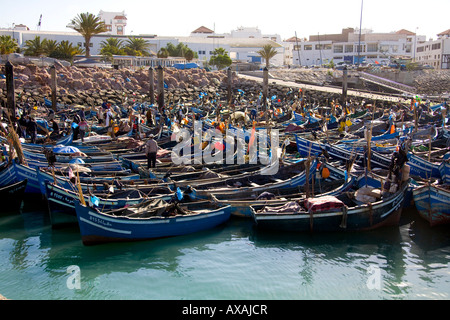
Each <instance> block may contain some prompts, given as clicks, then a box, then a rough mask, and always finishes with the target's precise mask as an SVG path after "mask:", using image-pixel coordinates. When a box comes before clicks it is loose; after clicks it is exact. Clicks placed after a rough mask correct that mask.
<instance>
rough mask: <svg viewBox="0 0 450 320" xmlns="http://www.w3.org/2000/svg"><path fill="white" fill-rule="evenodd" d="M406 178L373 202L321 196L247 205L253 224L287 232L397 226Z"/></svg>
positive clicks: (355, 229)
mask: <svg viewBox="0 0 450 320" xmlns="http://www.w3.org/2000/svg"><path fill="white" fill-rule="evenodd" d="M408 185H409V181H407V182H405V183H403V185H402V186H401V187H400V188H399V190H397V192H395V193H393V194H390V195H389V196H383V197H382V199H380V200H378V201H376V202H373V203H371V202H369V203H361V202H360V201H357V200H355V199H353V198H352V197H349V196H348V195H347V193H344V194H341V195H340V196H323V197H317V198H312V199H311V198H308V199H305V200H304V201H294V202H288V203H286V204H285V205H283V206H281V207H272V206H262V205H260V206H251V208H252V215H253V219H254V221H255V224H256V227H257V228H260V229H270V230H278V231H289V232H344V231H366V230H372V229H377V228H380V227H387V226H398V223H399V220H400V216H401V212H402V209H403V202H404V199H405V198H404V195H405V192H406V190H407V188H408Z"/></svg>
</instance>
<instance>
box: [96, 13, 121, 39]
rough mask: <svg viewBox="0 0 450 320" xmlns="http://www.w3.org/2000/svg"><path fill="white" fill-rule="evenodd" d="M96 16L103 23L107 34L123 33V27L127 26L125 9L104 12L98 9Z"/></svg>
mask: <svg viewBox="0 0 450 320" xmlns="http://www.w3.org/2000/svg"><path fill="white" fill-rule="evenodd" d="M98 17H99V18H100V19H101V20H102V21H103V22H104V23H105V26H106V30H107V31H106V32H105V34H108V35H125V27H126V26H127V17H126V14H125V11H121V12H106V11H103V10H100V12H99V13H98Z"/></svg>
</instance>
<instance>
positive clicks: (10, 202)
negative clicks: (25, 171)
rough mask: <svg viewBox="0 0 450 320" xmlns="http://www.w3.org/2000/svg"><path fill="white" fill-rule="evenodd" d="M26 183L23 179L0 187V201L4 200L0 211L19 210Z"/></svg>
mask: <svg viewBox="0 0 450 320" xmlns="http://www.w3.org/2000/svg"><path fill="white" fill-rule="evenodd" d="M27 182H28V180H27V179H24V180H22V181H19V182H14V183H11V184H9V185H7V186H4V187H0V199H4V200H6V201H4V202H3V203H2V211H4V210H14V209H16V210H17V209H18V208H20V205H21V204H22V200H23V196H24V193H25V188H26V187H27Z"/></svg>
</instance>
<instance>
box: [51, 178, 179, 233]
mask: <svg viewBox="0 0 450 320" xmlns="http://www.w3.org/2000/svg"><path fill="white" fill-rule="evenodd" d="M82 192H83V197H84V201H85V203H92V206H95V207H97V208H99V209H100V210H102V211H103V210H107V211H108V210H114V209H119V208H126V207H129V206H133V205H136V204H139V203H141V202H142V201H144V200H147V199H149V198H152V199H163V200H167V201H168V200H170V199H171V198H172V197H173V194H174V192H173V191H172V190H170V189H169V188H167V187H162V186H154V187H148V188H146V189H144V188H142V189H127V190H117V191H112V192H108V191H104V192H95V191H93V190H92V189H91V190H86V191H82ZM45 194H46V198H47V203H48V210H49V214H50V221H51V224H52V226H53V227H55V226H60V225H67V224H71V223H77V218H76V213H75V204H74V201H75V200H76V199H79V193H78V189H77V186H75V185H71V188H64V187H61V186H59V185H57V184H54V183H52V182H49V181H45Z"/></svg>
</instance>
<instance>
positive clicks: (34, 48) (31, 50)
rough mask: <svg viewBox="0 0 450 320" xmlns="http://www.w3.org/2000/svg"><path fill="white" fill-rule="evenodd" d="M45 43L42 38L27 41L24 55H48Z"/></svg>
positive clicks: (37, 37)
mask: <svg viewBox="0 0 450 320" xmlns="http://www.w3.org/2000/svg"><path fill="white" fill-rule="evenodd" d="M44 42H45V41H41V37H40V36H36V37H34V39H33V40H27V41H25V52H24V53H23V54H24V55H26V56H34V57H39V56H41V55H44V54H45V53H46V51H45V47H44Z"/></svg>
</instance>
